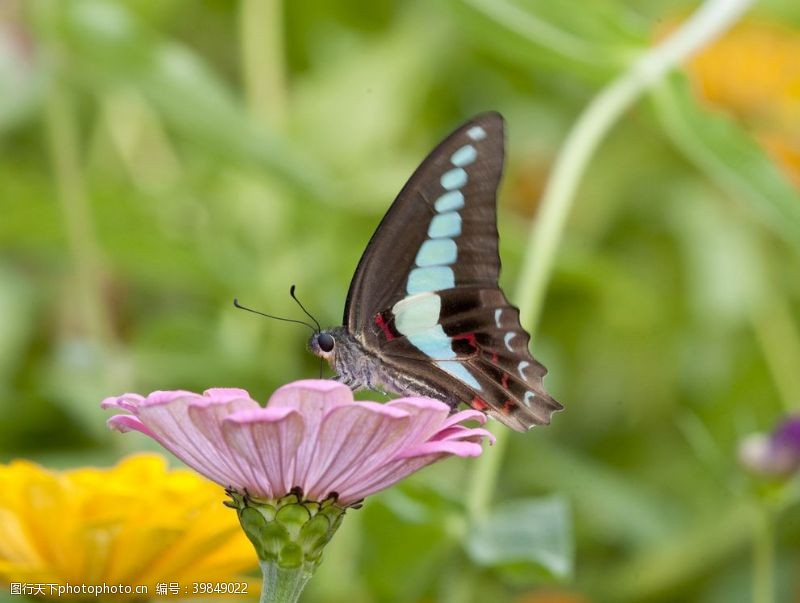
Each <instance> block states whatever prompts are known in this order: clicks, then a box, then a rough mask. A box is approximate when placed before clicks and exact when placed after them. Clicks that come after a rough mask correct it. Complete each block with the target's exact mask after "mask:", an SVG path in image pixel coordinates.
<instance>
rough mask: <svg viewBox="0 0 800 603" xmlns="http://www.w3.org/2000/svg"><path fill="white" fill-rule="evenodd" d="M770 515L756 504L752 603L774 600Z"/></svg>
mask: <svg viewBox="0 0 800 603" xmlns="http://www.w3.org/2000/svg"><path fill="white" fill-rule="evenodd" d="M773 540H774V534H773V530H772V515H771V514H770V511H769V509H767V508H766V507H765V506H764V505H763V504H759V503H757V504H756V508H755V514H754V517H753V603H773V601H775V549H774V544H773Z"/></svg>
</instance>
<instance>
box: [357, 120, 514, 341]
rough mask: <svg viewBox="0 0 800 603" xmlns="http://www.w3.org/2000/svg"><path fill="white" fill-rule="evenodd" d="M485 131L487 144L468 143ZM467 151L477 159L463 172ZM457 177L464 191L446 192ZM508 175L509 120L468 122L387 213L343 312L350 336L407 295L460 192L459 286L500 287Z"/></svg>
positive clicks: (431, 157) (428, 159)
mask: <svg viewBox="0 0 800 603" xmlns="http://www.w3.org/2000/svg"><path fill="white" fill-rule="evenodd" d="M479 131H482V132H483V133H484V136H483V137H482V138H480V139H479V140H474V139H473V138H472V137H470V135H469V132H473V133H475V132H479ZM468 145H469V146H472V147H473V148H474V149H475V158H474V160H473V161H472V162H470V163H468V164H466V165H464V167H463V168H458V167H457V166H455V165H453V163H452V161H451V159H452V157H453V155H454V154H455V153H456V152H458V151H459V150H460V149H463V148H465V147H467V146H468ZM466 159H468V157H465V160H466ZM457 169H463V170H464V172H465V174H466V176H467V180H466V183H465V184H464V186H462V187H459V188H458V189H454V190H447V189H445V188H444V187H443V185H442V179H443V178H444V176H445V174H448V173H451V174H454V173H455V174H457V172H454V170H457ZM502 169H503V118H502V117H501V116H500V114H499V113H484V114H481V115H478V116H477V117H475V118H474V119H472V120H470V121H468V122H466V123H465V124H463V125H462V126H460V127H459V128H458V129H456V130H455V131H454V132H453V133H452V134H450V136H448V137H447V138H445V139H444V140H443V141H442V142H441V143H440V144H439V145H438V146H437V147H436V148H435V149H434V150H433V151H432V152H431V153H430V154H429V155H428V156H427V157H426V158H425V160H424V161H423V162H422V163H421V164H420V166H419V167H418V168H417V170H416V171H415V172H414V174H413V175H412V176H411V178H410V179H409V180H408V182H407V183H406V185H405V186H404V187H403V189H402V190H401V191H400V194H399V195H398V196H397V198H396V199H395V200H394V203H392V205H391V207H390V208H389V211H388V212H386V215H385V216H384V217H383V220H381V223H380V224H379V225H378V228H377V230H376V231H375V234H374V235H372V238H371V239H370V241H369V243H368V244H367V248H366V250H365V251H364V254H363V255H362V256H361V260H360V261H359V263H358V267H357V268H356V271H355V275H354V276H353V280H352V282H351V283H350V290H349V292H348V293H347V302H346V303H345V308H344V325H345V326H346V327H347V329H348V331H350V333H352V334H353V335H355V336H356V337H358V335H359V333H361V332H362V331H363V329H364V328H365V327H366V326H367V325H368V324H369V323H371V322H372V321H373V320H374V317H375V315H376V314H377V313H378V312H380V311H382V310H384V309H386V308H390V307H391V306H392V305H393V304H394V303H395V302H397V301H398V300H400V299H402V298H403V297H405V296H406V295H407V292H406V283H407V280H408V276H409V273H410V272H411V270H412V269H413V268H414V266H415V258H416V256H417V254H418V253H419V251H420V247H421V246H422V244H423V243H424V242H425V240H426V239H427V238H428V230H429V227H430V225H431V221H432V220H433V218H434V217H435V216H436V214H437V210H436V205H435V204H436V202H437V201H438V200H439V199H440V198H441V197H442V196H443V195H446V194H448V193H449V194H451V197H449V198H450V199H453V200H455V199H454V198H455V194H454V193H458V192H460V193H461V194H462V195H463V197H464V200H465V204H464V206H463V207H462V208H461V210H460V211H459V212H458V213H459V215H460V218H461V235H460V236H459V237H456V238H455V242H456V244H457V245H458V246H459V261H458V265H457V266H456V268H455V270H456V273H457V280H458V281H459V282H463V283H470V284H476V285H477V284H485V285H489V286H491V285H495V284H496V283H497V276H498V274H499V272H500V256H499V255H498V252H497V220H496V215H495V201H494V198H495V194H496V191H497V185H498V184H499V182H500V175H501V173H502ZM453 177H455V176H451V178H453ZM445 184H447V182H445ZM467 201H468V202H467ZM441 206H442V205H441V204H440V207H441ZM445 213H448V212H445ZM439 223H440V224H441V223H442V221H441V220H440V221H439Z"/></svg>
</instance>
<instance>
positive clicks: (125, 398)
mask: <svg viewBox="0 0 800 603" xmlns="http://www.w3.org/2000/svg"><path fill="white" fill-rule="evenodd" d="M142 402H144V397H143V396H140V395H139V394H122V395H121V396H111V397H110V398H106V399H105V400H103V401H102V402H101V403H100V408H121V409H122V410H127V411H128V412H130V413H133V414H136V409H137V408H138V407H139V405H140V404H141V403H142Z"/></svg>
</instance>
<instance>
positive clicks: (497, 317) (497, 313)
mask: <svg viewBox="0 0 800 603" xmlns="http://www.w3.org/2000/svg"><path fill="white" fill-rule="evenodd" d="M502 313H503V309H502V308H497V310H495V311H494V324H495V325H496V326H497V328H498V329H499V328H500V315H501V314H502Z"/></svg>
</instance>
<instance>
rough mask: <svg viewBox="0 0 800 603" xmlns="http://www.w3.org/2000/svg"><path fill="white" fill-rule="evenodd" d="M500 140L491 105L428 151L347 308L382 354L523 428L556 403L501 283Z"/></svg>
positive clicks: (364, 341) (365, 339)
mask: <svg viewBox="0 0 800 603" xmlns="http://www.w3.org/2000/svg"><path fill="white" fill-rule="evenodd" d="M503 144H504V139H503V119H502V117H500V115H499V114H497V113H486V114H483V115H480V116H478V117H477V118H475V119H473V120H471V121H470V122H467V123H466V124H464V125H463V126H461V127H460V128H458V129H457V130H456V131H455V132H453V133H452V134H451V135H450V136H449V137H447V138H446V139H445V140H444V141H443V142H442V143H441V144H440V145H439V146H438V147H437V148H436V149H434V151H433V152H432V153H431V154H430V155H429V156H428V157H427V158H426V159H425V161H423V163H422V164H421V165H420V167H419V168H418V169H417V171H416V172H415V173H414V175H413V176H412V177H411V179H410V180H409V181H408V183H407V184H406V185H405V187H404V188H403V190H402V191H401V192H400V195H399V196H398V197H397V199H396V200H395V202H394V203H393V204H392V206H391V208H390V209H389V211H388V212H387V214H386V216H385V217H384V219H383V220H382V222H381V224H380V225H379V227H378V229H377V231H376V232H375V235H373V237H372V239H371V240H370V242H369V245H368V246H367V249H366V251H365V252H364V255H363V257H362V258H361V261H360V262H359V265H358V268H357V269H356V273H355V276H354V277H353V282H352V284H351V286H350V291H349V293H348V297H347V304H346V306H345V318H344V320H345V325H346V326H347V329H348V331H349V332H350V333H351V334H352V335H353V336H355V337H356V339H357V340H358V341H359V342H360V343H361V345H362V346H364V348H365V349H366V350H367V351H368V352H369V353H371V354H374V355H377V356H378V357H379V358H380V359H381V361H382V362H383V363H385V364H386V365H387V366H390V367H392V368H393V369H395V370H397V371H401V372H404V373H406V374H414V375H419V376H420V378H421V379H423V380H424V381H425V382H427V383H429V384H432V385H433V386H434V389H435V390H436V391H438V392H442V395H443V396H446V397H448V399H450V400H452V399H456V400H458V401H461V402H464V403H467V404H470V405H472V406H473V407H474V408H477V409H479V410H483V411H485V412H487V414H490V415H492V416H495V417H496V418H497V419H499V420H500V421H502V422H503V423H505V424H506V425H508V426H510V427H512V428H514V429H519V430H524V429H527V428H528V427H530V426H531V425H535V424H545V423H548V422H549V420H550V414H551V413H552V412H554V411H555V410H559V409H560V408H561V406H560V405H559V404H558V403H557V402H556V401H555V400H553V399H552V398H551V397H550V396H549V395H547V393H546V392H545V391H544V387H543V385H542V377H543V376H544V374H545V372H546V371H545V369H544V367H543V366H542V365H541V364H539V363H538V362H537V361H536V360H534V359H533V357H532V356H531V355H530V353H529V351H528V342H529V336H528V334H527V333H526V332H525V331H524V329H522V327H521V326H520V323H519V312H518V311H517V309H516V308H514V307H513V306H511V305H509V303H508V301H507V300H506V298H505V295H503V292H502V291H501V290H500V289H499V287H498V285H497V278H498V276H499V272H500V257H499V255H498V248H497V246H498V235H497V221H496V194H497V187H498V184H499V181H500V176H501V173H502V167H503Z"/></svg>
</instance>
